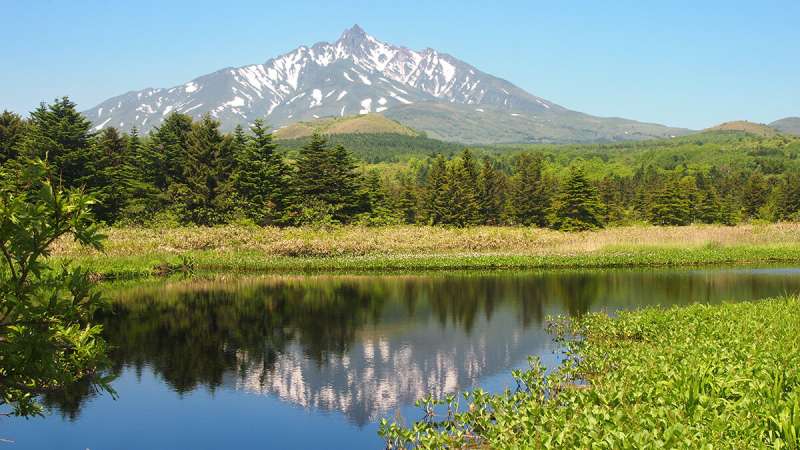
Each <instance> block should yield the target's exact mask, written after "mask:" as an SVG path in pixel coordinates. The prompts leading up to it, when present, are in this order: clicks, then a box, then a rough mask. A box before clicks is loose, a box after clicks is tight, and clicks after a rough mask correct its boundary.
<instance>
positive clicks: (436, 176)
mask: <svg viewBox="0 0 800 450" xmlns="http://www.w3.org/2000/svg"><path fill="white" fill-rule="evenodd" d="M446 185H447V163H446V162H445V159H444V156H442V155H441V154H439V155H436V157H435V158H434V159H433V161H432V162H431V167H430V170H428V174H427V179H426V180H425V187H424V192H423V200H422V204H421V205H420V211H421V212H422V215H423V220H424V221H425V222H427V223H428V224H430V225H436V224H441V223H442V220H443V218H444V211H445V210H446V209H447V196H446V194H445V187H446Z"/></svg>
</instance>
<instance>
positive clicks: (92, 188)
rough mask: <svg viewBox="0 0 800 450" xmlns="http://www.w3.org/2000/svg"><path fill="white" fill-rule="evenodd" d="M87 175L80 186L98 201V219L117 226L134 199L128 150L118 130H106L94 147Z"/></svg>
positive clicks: (95, 209) (97, 139) (92, 145)
mask: <svg viewBox="0 0 800 450" xmlns="http://www.w3.org/2000/svg"><path fill="white" fill-rule="evenodd" d="M89 154H90V157H89V158H87V162H86V164H87V166H86V171H85V172H86V173H85V175H84V176H83V177H81V178H80V179H78V180H77V182H78V183H79V184H80V185H81V186H84V187H85V188H86V189H87V190H88V191H89V192H90V193H91V194H93V195H94V196H95V197H96V198H97V203H95V204H94V205H93V210H94V213H95V216H96V217H97V218H98V219H99V220H101V221H104V222H106V223H114V222H116V221H117V220H118V219H119V217H120V215H121V212H122V210H123V208H124V207H125V205H126V204H127V202H128V200H129V199H130V180H131V178H132V173H131V167H130V164H129V161H128V159H127V158H128V146H127V142H126V140H125V138H124V137H123V136H122V135H120V134H119V132H118V131H117V129H116V128H114V127H109V128H105V129H103V130H102V131H101V132H100V134H99V135H98V136H97V137H96V138H95V139H94V142H92V144H91V149H90V152H89Z"/></svg>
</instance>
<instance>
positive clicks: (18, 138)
mask: <svg viewBox="0 0 800 450" xmlns="http://www.w3.org/2000/svg"><path fill="white" fill-rule="evenodd" d="M24 134H25V122H24V121H23V120H22V118H21V117H20V116H18V115H17V114H14V113H12V112H9V111H3V113H2V114H0V165H2V164H4V163H5V162H6V161H9V160H12V159H16V158H17V156H18V155H19V145H20V143H21V142H22V139H23V137H24Z"/></svg>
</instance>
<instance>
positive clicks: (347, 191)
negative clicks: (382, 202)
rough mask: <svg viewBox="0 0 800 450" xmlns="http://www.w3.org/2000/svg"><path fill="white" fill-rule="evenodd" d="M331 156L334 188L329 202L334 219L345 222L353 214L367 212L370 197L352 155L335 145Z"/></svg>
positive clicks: (342, 147)
mask: <svg viewBox="0 0 800 450" xmlns="http://www.w3.org/2000/svg"><path fill="white" fill-rule="evenodd" d="M331 156H332V163H331V165H332V166H333V170H332V174H333V179H332V180H331V182H330V184H332V185H333V186H334V188H333V190H332V192H331V193H332V194H333V195H332V197H331V200H329V203H330V204H331V205H333V207H334V215H333V217H334V219H336V220H338V221H340V222H342V223H347V222H349V221H350V220H352V219H353V217H354V216H355V215H357V214H360V213H366V212H369V210H370V199H369V196H368V195H365V194H366V192H365V191H364V189H363V188H362V187H363V185H364V183H363V180H362V178H361V177H360V176H359V174H358V173H357V172H356V162H355V159H353V155H352V154H350V152H348V151H347V149H345V148H344V146H342V145H336V146H335V147H333V152H332V155H331Z"/></svg>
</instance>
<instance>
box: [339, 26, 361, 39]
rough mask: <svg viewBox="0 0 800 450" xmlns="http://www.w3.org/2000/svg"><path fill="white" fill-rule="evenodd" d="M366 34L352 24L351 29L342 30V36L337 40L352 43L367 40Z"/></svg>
mask: <svg viewBox="0 0 800 450" xmlns="http://www.w3.org/2000/svg"><path fill="white" fill-rule="evenodd" d="M367 36H368V35H367V32H366V31H364V29H363V28H361V27H360V26H358V24H354V25H353V26H352V27H350V28H348V29H346V30H344V31H343V32H342V36H341V37H340V38H339V41H340V42H353V41H362V40H364V39H366V38H367Z"/></svg>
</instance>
